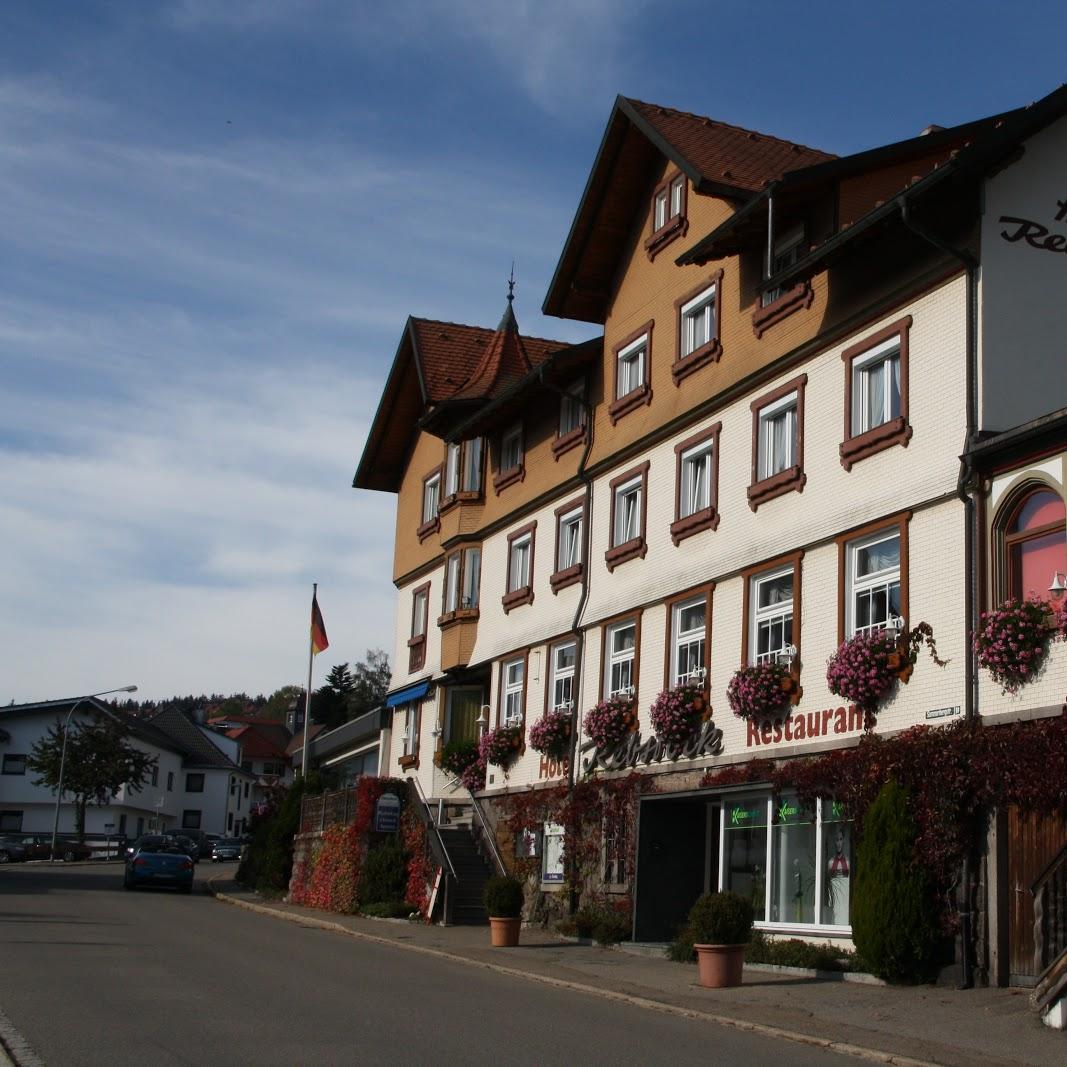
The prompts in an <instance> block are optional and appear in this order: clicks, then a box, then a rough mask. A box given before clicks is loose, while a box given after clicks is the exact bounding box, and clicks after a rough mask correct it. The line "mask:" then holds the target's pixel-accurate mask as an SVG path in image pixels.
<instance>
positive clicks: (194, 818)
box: [182, 809, 200, 830]
mask: <svg viewBox="0 0 1067 1067" xmlns="http://www.w3.org/2000/svg"><path fill="white" fill-rule="evenodd" d="M182 829H183V830H199V829H200V812H199V811H191V810H189V809H186V810H185V811H183V812H182Z"/></svg>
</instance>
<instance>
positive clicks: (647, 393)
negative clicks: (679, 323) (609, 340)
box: [608, 322, 652, 424]
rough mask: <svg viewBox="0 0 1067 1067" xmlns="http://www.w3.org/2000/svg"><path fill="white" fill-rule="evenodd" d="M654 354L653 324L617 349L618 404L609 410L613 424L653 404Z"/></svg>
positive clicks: (616, 402)
mask: <svg viewBox="0 0 1067 1067" xmlns="http://www.w3.org/2000/svg"><path fill="white" fill-rule="evenodd" d="M651 353H652V323H651V322H650V323H647V324H646V325H645V326H643V327H642V328H641V329H640V330H638V331H637V332H636V333H633V334H631V335H630V336H629V337H627V338H625V339H624V340H623V341H621V342H620V343H619V344H618V345H616V346H615V390H614V400H613V401H612V403H611V404H610V406H609V407H608V414H609V416H610V417H611V421H612V424H614V423H616V422H618V420H619V419H620V418H622V416H623V415H625V414H627V412H630V411H633V410H634V409H635V408H638V407H640V406H641V405H642V404H649V403H651V401H652V389H651V388H650V386H649V382H650V380H651V378H650V374H649V370H650V367H649V363H650V360H651Z"/></svg>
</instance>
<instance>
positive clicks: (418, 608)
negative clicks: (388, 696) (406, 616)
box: [408, 582, 430, 671]
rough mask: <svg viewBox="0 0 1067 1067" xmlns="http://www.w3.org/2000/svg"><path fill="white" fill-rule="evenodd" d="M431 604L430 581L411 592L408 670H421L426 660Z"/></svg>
mask: <svg viewBox="0 0 1067 1067" xmlns="http://www.w3.org/2000/svg"><path fill="white" fill-rule="evenodd" d="M429 606H430V583H429V582H427V583H426V584H425V585H420V586H419V587H418V589H414V590H412V593H411V637H410V638H409V639H408V670H409V671H417V670H421V669H422V666H423V664H424V663H425V662H426V624H427V612H428V610H429Z"/></svg>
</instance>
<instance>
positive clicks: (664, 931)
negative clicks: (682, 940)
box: [634, 797, 718, 941]
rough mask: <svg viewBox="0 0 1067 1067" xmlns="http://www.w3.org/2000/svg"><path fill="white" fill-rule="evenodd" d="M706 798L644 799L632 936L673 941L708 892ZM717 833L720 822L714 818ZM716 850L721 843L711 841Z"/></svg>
mask: <svg viewBox="0 0 1067 1067" xmlns="http://www.w3.org/2000/svg"><path fill="white" fill-rule="evenodd" d="M709 806H710V802H709V801H708V799H707V798H706V797H686V798H679V799H677V800H667V799H662V800H661V799H648V800H644V801H642V803H641V821H640V829H639V836H638V842H637V891H636V899H635V901H634V940H635V941H671V940H673V938H674V937H675V936H676V935H677V933H678V928H679V927H680V926H681V925H682V924H683V923H684V922H685V919H686V916H687V915H688V914H689V909H690V908H691V907H692V906H693V902H694V901H695V900H696V899H697V897H699V896H700V894H701V893H703V892H704V878H705V872H706V871H707V866H708V839H707V812H708V808H709ZM714 825H715V827H716V834H717V827H718V823H717V821H715V822H714ZM712 849H713V854H715V853H717V851H718V845H717V842H716V841H715V840H713V842H712Z"/></svg>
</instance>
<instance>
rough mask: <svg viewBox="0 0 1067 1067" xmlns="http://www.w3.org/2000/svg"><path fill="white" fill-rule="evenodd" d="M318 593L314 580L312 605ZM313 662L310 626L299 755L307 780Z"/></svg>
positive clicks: (312, 633) (312, 639) (312, 628)
mask: <svg viewBox="0 0 1067 1067" xmlns="http://www.w3.org/2000/svg"><path fill="white" fill-rule="evenodd" d="M318 593H319V583H318V582H314V583H312V586H311V603H312V605H314V603H315V598H316V597H317V596H318ZM314 664H315V628H314V626H312V627H311V628H310V629H309V631H308V688H307V693H306V694H305V696H304V749H303V752H302V753H301V755H300V774H301V775H302V776H303V778H304V782H305V783H306V782H307V776H308V728H309V727H310V726H311V670H312V667H313V666H314Z"/></svg>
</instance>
